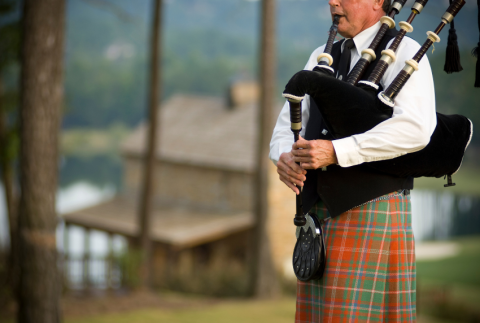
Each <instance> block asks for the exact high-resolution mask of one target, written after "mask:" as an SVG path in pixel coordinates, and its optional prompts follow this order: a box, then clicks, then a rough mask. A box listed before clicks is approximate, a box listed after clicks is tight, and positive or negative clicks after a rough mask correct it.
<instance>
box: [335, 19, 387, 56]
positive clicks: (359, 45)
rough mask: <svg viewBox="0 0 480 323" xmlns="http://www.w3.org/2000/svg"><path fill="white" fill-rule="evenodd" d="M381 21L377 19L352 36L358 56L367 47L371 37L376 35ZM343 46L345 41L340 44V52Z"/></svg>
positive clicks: (371, 39)
mask: <svg viewBox="0 0 480 323" xmlns="http://www.w3.org/2000/svg"><path fill="white" fill-rule="evenodd" d="M381 25H382V23H381V22H380V21H378V22H377V23H376V24H374V25H372V26H371V27H368V28H367V29H365V30H363V31H362V32H360V33H359V34H358V35H356V36H355V37H353V42H354V43H355V49H356V50H357V53H358V56H362V54H361V53H362V50H364V49H365V48H368V46H370V44H371V43H372V41H373V39H374V38H375V36H376V35H377V33H378V31H379V30H380V27H381ZM345 39H347V38H345ZM344 46H345V42H343V44H342V52H343V47H344Z"/></svg>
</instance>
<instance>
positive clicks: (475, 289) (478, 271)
mask: <svg viewBox="0 0 480 323" xmlns="http://www.w3.org/2000/svg"><path fill="white" fill-rule="evenodd" d="M454 241H455V242H457V243H458V244H459V245H460V252H459V253H458V254H457V255H455V256H454V257H450V258H445V259H440V260H435V261H418V262H417V277H418V283H419V288H420V292H421V291H422V289H430V288H440V289H444V290H446V291H447V292H448V294H449V295H450V297H451V299H455V300H456V301H459V302H462V303H466V304H470V305H472V306H475V307H478V304H480V237H478V236H477V237H468V238H458V239H455V240H454Z"/></svg>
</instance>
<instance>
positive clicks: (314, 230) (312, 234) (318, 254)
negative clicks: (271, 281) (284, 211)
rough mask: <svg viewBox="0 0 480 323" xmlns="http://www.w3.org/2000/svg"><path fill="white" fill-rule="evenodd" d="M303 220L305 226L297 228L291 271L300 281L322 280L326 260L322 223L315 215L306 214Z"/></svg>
mask: <svg viewBox="0 0 480 323" xmlns="http://www.w3.org/2000/svg"><path fill="white" fill-rule="evenodd" d="M305 218H306V219H307V224H305V225H304V226H303V227H297V232H296V236H297V243H296V244H295V249H294V250H293V257H292V263H293V271H294V272H295V276H297V278H298V279H299V280H301V281H308V280H312V279H320V278H322V276H323V272H324V270H325V263H326V260H327V254H326V250H325V241H324V237H323V225H322V224H323V221H320V220H318V218H317V215H316V214H307V215H305Z"/></svg>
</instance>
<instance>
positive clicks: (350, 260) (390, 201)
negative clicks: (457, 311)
mask: <svg viewBox="0 0 480 323" xmlns="http://www.w3.org/2000/svg"><path fill="white" fill-rule="evenodd" d="M311 211H312V212H313V213H316V214H317V215H318V217H319V218H320V219H324V218H328V217H329V215H328V211H327V209H326V208H325V207H324V206H323V204H322V203H321V202H319V203H317V204H316V205H315V206H314V207H313V208H312V210H311ZM324 228H325V230H324V232H325V244H326V247H327V266H326V269H325V273H324V275H323V277H322V279H320V280H312V281H309V282H301V281H298V282H297V311H296V315H295V322H297V323H299V322H302V323H303V322H315V323H318V322H415V304H416V295H415V289H416V281H415V246H414V240H413V231H412V227H411V212H410V196H409V195H408V196H405V195H403V194H401V193H396V192H395V193H391V194H387V195H384V196H382V197H379V198H377V199H375V200H373V201H370V202H368V203H366V204H364V205H362V206H359V207H356V208H354V209H352V210H350V211H347V212H345V213H343V214H342V215H340V216H338V217H336V218H333V219H329V220H327V222H326V223H325V226H324Z"/></svg>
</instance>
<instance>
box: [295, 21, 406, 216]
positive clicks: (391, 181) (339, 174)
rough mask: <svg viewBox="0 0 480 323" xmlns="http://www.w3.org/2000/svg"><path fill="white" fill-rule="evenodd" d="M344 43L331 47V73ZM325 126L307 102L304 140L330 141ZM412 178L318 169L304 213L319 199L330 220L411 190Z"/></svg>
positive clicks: (311, 176)
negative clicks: (356, 208)
mask: <svg viewBox="0 0 480 323" xmlns="http://www.w3.org/2000/svg"><path fill="white" fill-rule="evenodd" d="M397 32H398V31H397V30H396V29H390V30H388V31H387V33H386V35H385V37H384V38H383V40H382V41H381V42H380V44H379V46H378V48H377V50H376V51H375V54H376V56H377V59H376V60H375V61H374V62H372V63H371V64H370V65H369V67H368V69H367V71H366V72H365V75H364V76H363V79H367V78H368V76H369V75H370V74H371V73H372V71H373V69H374V68H375V65H376V63H377V62H378V60H380V58H381V56H382V55H381V52H382V51H383V50H384V49H385V48H386V47H387V44H388V42H389V41H390V40H391V39H392V38H394V37H395V36H396V34H397ZM342 43H343V41H339V42H337V43H335V44H334V45H333V50H332V57H333V65H332V67H333V69H334V70H335V71H337V70H338V62H339V61H340V56H341V46H342ZM326 128H327V127H326V126H325V123H324V122H323V120H322V116H321V114H320V112H319V110H318V108H317V106H316V105H315V102H314V101H313V100H310V117H309V119H308V122H307V127H306V130H305V131H306V132H305V139H307V140H314V139H324V140H332V139H333V137H332V136H331V135H330V133H328V132H326V131H325V130H326ZM412 188H413V177H396V176H392V175H388V174H384V173H380V172H379V171H376V170H374V169H372V168H370V167H368V165H366V164H360V165H357V166H352V167H345V168H343V167H340V166H338V165H330V166H328V167H327V170H326V171H322V170H321V169H316V170H308V171H307V180H306V181H305V186H304V188H303V191H302V197H303V207H304V210H306V211H307V210H310V209H311V208H312V206H313V205H314V204H315V203H316V202H317V200H318V199H319V198H321V199H322V201H323V202H324V204H325V206H326V207H327V209H328V211H329V213H330V216H332V217H336V216H338V215H340V214H342V213H343V212H346V211H348V210H350V209H352V208H355V207H357V206H359V205H362V204H363V203H365V202H368V201H370V200H372V199H374V198H377V197H379V196H382V195H385V194H387V193H390V192H393V191H397V190H400V189H412Z"/></svg>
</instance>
